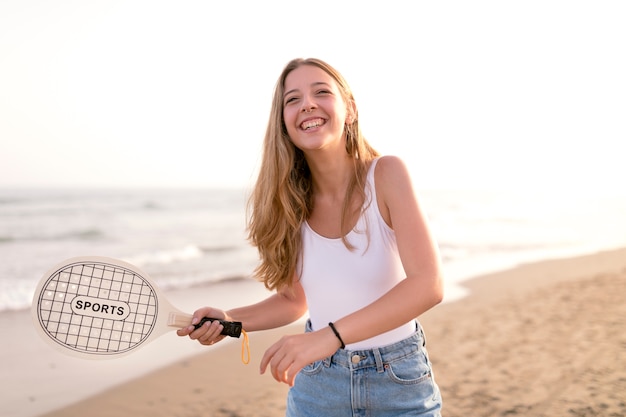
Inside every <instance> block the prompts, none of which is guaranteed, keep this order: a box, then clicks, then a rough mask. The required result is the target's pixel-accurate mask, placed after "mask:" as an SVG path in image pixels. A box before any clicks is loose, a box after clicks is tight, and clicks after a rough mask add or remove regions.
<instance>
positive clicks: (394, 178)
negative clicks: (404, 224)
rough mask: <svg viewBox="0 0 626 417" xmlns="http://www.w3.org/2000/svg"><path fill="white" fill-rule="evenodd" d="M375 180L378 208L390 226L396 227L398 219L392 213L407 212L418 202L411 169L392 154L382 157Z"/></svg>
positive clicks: (377, 165) (375, 173) (377, 166)
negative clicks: (412, 203)
mask: <svg viewBox="0 0 626 417" xmlns="http://www.w3.org/2000/svg"><path fill="white" fill-rule="evenodd" d="M374 182H375V186H376V195H377V202H378V208H379V211H380V213H381V215H382V216H383V219H384V220H385V222H386V223H387V225H388V226H390V227H391V228H394V226H395V223H397V222H398V219H395V220H394V219H393V217H394V216H393V215H392V213H396V214H400V213H402V212H406V211H407V208H408V207H410V206H411V205H410V204H408V203H409V202H411V201H413V202H416V197H415V194H414V190H413V185H412V183H411V178H410V175H409V171H408V169H407V166H406V164H405V163H404V161H403V160H402V159H401V158H399V157H397V156H392V155H386V156H383V157H381V158H380V159H379V160H378V163H377V164H376V171H375V172H374Z"/></svg>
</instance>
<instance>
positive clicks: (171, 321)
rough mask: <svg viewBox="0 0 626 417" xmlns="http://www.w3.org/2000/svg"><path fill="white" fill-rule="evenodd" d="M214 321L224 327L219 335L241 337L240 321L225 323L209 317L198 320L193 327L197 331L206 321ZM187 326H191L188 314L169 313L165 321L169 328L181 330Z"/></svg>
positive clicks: (225, 321)
mask: <svg viewBox="0 0 626 417" xmlns="http://www.w3.org/2000/svg"><path fill="white" fill-rule="evenodd" d="M215 320H217V321H219V322H220V324H221V325H222V326H224V329H223V330H222V332H221V333H220V334H223V335H225V336H230V337H239V336H241V333H242V330H243V327H242V324H241V322H240V321H227V320H221V319H214V318H211V317H203V318H202V319H201V320H200V322H199V323H198V324H196V325H195V326H194V327H195V328H196V329H198V328H200V326H202V325H203V324H204V323H206V322H207V321H215ZM189 324H191V315H189V314H182V313H174V312H172V313H170V315H169V317H168V319H167V325H168V326H171V327H178V328H181V327H186V326H189Z"/></svg>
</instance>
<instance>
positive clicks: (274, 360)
mask: <svg viewBox="0 0 626 417" xmlns="http://www.w3.org/2000/svg"><path fill="white" fill-rule="evenodd" d="M248 230H249V237H250V240H251V242H252V244H254V245H255V246H256V247H257V248H258V251H259V254H260V264H259V266H258V268H257V269H256V271H255V274H256V276H257V278H258V279H259V280H261V281H262V282H263V283H264V284H265V286H266V287H267V288H268V289H270V290H273V291H274V293H273V295H271V296H270V297H269V298H267V299H265V300H264V301H261V302H259V303H257V304H254V305H249V306H245V307H239V308H234V309H231V310H228V311H222V310H219V309H216V308H212V307H204V308H201V309H199V310H197V311H196V312H195V313H194V319H193V320H194V321H193V323H194V324H195V323H198V321H199V320H200V318H202V317H203V316H209V317H219V318H222V317H223V318H225V319H227V320H236V321H241V322H242V323H243V328H244V329H245V330H246V331H258V330H264V329H271V328H276V327H279V326H284V325H286V324H289V323H292V322H293V321H295V320H297V319H299V318H300V317H302V316H303V315H304V314H305V313H306V312H307V311H308V312H309V320H308V321H307V325H306V331H305V332H304V333H302V334H296V335H289V336H285V337H283V338H281V339H280V340H278V341H277V342H276V343H275V344H274V345H273V346H271V347H270V348H269V349H268V350H267V351H266V352H265V355H264V356H263V358H262V360H261V365H260V366H261V372H262V373H263V372H265V371H266V370H267V369H268V368H269V370H270V371H271V374H272V375H273V377H274V378H275V379H276V380H277V381H280V382H284V383H287V384H289V385H291V389H290V391H289V397H288V404H287V415H288V416H315V417H321V416H324V417H329V416H352V415H368V416H400V415H402V416H439V415H440V410H441V396H440V393H439V389H438V387H437V385H436V384H435V381H434V379H433V373H432V369H431V364H430V361H429V359H428V354H427V352H426V349H425V339H424V333H423V331H422V328H421V326H420V324H419V323H418V321H417V320H416V318H417V317H418V316H420V315H421V314H422V313H424V312H425V311H427V310H429V309H430V308H432V307H433V306H435V305H436V304H438V303H439V302H440V301H441V299H442V297H443V293H442V278H441V265H440V259H439V254H438V250H437V246H436V243H435V241H434V239H433V237H432V236H431V233H430V232H429V227H428V224H427V220H426V216H425V214H424V212H423V211H422V209H421V207H420V205H419V202H418V199H417V197H416V195H415V193H414V190H413V186H412V184H411V180H410V177H409V173H408V171H407V168H406V166H405V165H404V163H403V162H402V161H401V160H400V159H399V158H397V157H393V156H384V157H381V156H379V154H378V153H377V152H376V151H375V150H374V149H373V148H372V147H371V146H370V145H369V144H368V143H367V141H366V140H365V138H364V137H363V135H362V134H361V130H360V127H359V117H358V111H357V106H356V103H355V100H354V97H353V95H352V92H351V90H350V88H349V86H348V84H347V83H346V81H345V79H344V78H343V77H342V76H341V74H339V73H338V72H337V71H336V70H335V69H334V68H332V67H331V66H330V65H328V64H327V63H325V62H323V61H321V60H318V59H306V60H304V59H295V60H293V61H291V62H290V63H289V64H288V65H287V66H286V67H285V69H284V70H283V72H282V74H281V76H280V78H279V79H278V82H277V84H276V89H275V92H274V99H273V104H272V110H271V114H270V120H269V123H268V127H267V131H266V134H265V141H264V149H263V159H262V164H261V169H260V173H259V177H258V180H257V183H256V187H255V188H254V191H253V194H252V196H251V198H250V201H249V219H248ZM221 330H222V326H221V325H220V324H219V322H217V321H214V322H212V323H206V324H204V325H203V326H202V327H200V328H199V329H197V330H196V329H195V328H194V327H193V326H190V327H188V328H184V329H180V330H179V331H178V334H179V335H180V336H187V335H188V336H189V337H190V338H191V339H194V340H198V341H199V342H200V343H202V344H205V345H211V344H214V343H216V342H218V341H220V340H222V339H223V338H224V336H222V335H220V332H221ZM361 413H362V414H361Z"/></svg>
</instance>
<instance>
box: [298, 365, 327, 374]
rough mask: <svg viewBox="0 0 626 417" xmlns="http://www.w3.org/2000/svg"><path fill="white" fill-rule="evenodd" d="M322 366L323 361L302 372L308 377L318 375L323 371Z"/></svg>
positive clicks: (305, 368) (307, 367)
mask: <svg viewBox="0 0 626 417" xmlns="http://www.w3.org/2000/svg"><path fill="white" fill-rule="evenodd" d="M322 365H323V361H315V362H313V363H310V364H308V365H307V366H305V367H304V368H302V370H301V371H300V372H301V373H302V374H304V375H308V376H312V375H316V374H318V373H320V371H321V370H322Z"/></svg>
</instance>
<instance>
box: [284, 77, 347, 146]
mask: <svg viewBox="0 0 626 417" xmlns="http://www.w3.org/2000/svg"><path fill="white" fill-rule="evenodd" d="M284 91H285V93H284V95H283V120H284V122H285V126H286V128H287V133H288V134H289V137H290V138H291V141H292V142H293V143H294V145H295V146H297V147H298V148H300V149H301V150H302V151H303V152H305V153H306V152H307V151H314V150H324V149H334V148H339V147H340V146H341V149H344V150H345V145H344V143H343V132H344V126H345V123H346V118H348V117H350V115H349V113H348V106H347V105H346V103H345V102H344V100H343V98H342V95H341V91H340V90H339V87H338V85H337V83H336V82H335V80H334V79H333V78H332V77H331V76H330V75H329V74H328V73H326V72H325V71H324V70H322V69H320V68H318V67H316V66H313V65H301V66H300V67H298V68H296V69H295V70H293V71H291V72H290V73H289V75H287V78H286V79H285V88H284Z"/></svg>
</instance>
